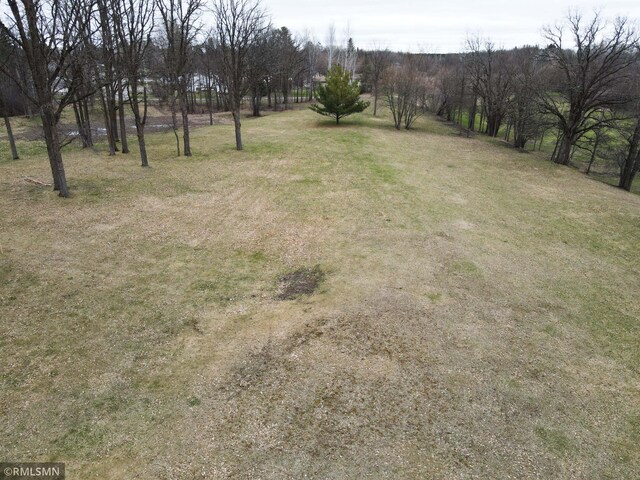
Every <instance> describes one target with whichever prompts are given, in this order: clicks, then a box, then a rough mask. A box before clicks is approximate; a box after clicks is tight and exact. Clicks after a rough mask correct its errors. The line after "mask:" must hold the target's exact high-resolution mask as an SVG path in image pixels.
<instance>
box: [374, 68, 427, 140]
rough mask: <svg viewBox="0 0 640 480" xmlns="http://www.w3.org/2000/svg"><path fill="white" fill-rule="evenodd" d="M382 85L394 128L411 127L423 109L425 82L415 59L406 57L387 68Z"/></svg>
mask: <svg viewBox="0 0 640 480" xmlns="http://www.w3.org/2000/svg"><path fill="white" fill-rule="evenodd" d="M382 85H383V86H382V88H383V90H384V93H385V97H386V99H387V105H388V106H389V109H390V110H391V114H392V115H393V123H394V125H395V127H396V129H398V130H400V127H401V126H404V128H406V129H409V128H411V126H412V125H413V122H415V121H416V119H417V118H418V117H420V116H421V115H422V114H423V113H424V111H425V110H424V108H423V106H424V101H425V95H426V88H425V85H426V83H425V78H424V74H423V73H422V72H421V71H420V69H419V68H418V66H417V65H416V60H415V59H412V58H410V57H407V58H405V60H404V62H403V64H401V65H394V66H391V67H389V68H387V70H386V71H385V73H384V78H383V81H382Z"/></svg>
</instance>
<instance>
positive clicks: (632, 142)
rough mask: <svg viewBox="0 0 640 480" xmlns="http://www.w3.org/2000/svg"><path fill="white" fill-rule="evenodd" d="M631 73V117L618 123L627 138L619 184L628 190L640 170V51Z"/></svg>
mask: <svg viewBox="0 0 640 480" xmlns="http://www.w3.org/2000/svg"><path fill="white" fill-rule="evenodd" d="M631 73H632V75H631V76H630V78H629V81H628V82H627V83H626V84H625V90H626V91H627V92H628V94H629V95H630V100H631V101H630V102H629V104H628V105H627V111H628V115H629V117H631V118H630V119H627V120H626V121H624V122H620V123H619V124H618V130H619V132H620V133H621V135H622V138H624V140H625V151H624V153H623V155H621V161H620V179H619V182H618V186H619V187H620V188H622V189H624V190H627V191H630V190H631V185H632V184H633V180H634V178H635V176H636V174H637V173H638V171H640V51H636V61H635V63H634V65H633V68H632V69H631Z"/></svg>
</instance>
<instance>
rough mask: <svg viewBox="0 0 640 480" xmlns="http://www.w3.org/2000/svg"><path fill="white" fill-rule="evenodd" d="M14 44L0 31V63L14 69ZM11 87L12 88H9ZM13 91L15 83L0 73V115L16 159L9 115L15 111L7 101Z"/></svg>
mask: <svg viewBox="0 0 640 480" xmlns="http://www.w3.org/2000/svg"><path fill="white" fill-rule="evenodd" d="M15 48H16V47H15V45H14V44H13V42H12V41H11V39H10V38H9V37H7V35H6V34H4V32H2V31H0V63H2V64H3V65H5V66H7V67H8V68H9V69H11V70H15V69H16V61H17V60H18V59H17V58H16V57H15V56H14V55H12V52H13V51H14V49H15ZM11 87H13V88H11ZM13 93H15V85H12V82H11V79H10V78H8V77H7V76H6V75H2V74H0V115H2V117H3V118H4V125H5V128H6V129H7V137H8V138H9V146H10V147H11V157H12V158H13V159H14V160H18V159H19V158H20V156H19V155H18V149H17V147H16V140H15V137H14V136H13V129H12V128H11V120H10V118H9V117H10V116H11V114H12V113H14V112H15V109H14V108H12V105H10V104H9V101H8V100H10V99H11V97H12V94H13Z"/></svg>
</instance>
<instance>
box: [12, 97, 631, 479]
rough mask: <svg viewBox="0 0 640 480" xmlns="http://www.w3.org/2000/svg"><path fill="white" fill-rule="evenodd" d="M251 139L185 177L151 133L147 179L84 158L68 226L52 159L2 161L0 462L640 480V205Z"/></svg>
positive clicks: (538, 166) (285, 122)
mask: <svg viewBox="0 0 640 480" xmlns="http://www.w3.org/2000/svg"><path fill="white" fill-rule="evenodd" d="M380 110H381V111H382V108H381V109H380ZM243 131H244V139H245V142H246V149H245V151H243V152H237V151H235V150H234V144H233V132H232V127H231V126H229V125H216V126H214V127H203V128H198V129H194V130H193V132H192V148H193V150H194V156H193V157H192V158H189V159H186V158H177V157H176V156H175V150H174V145H175V144H174V138H173V133H171V132H169V133H156V134H151V135H149V139H148V144H149V154H150V164H151V168H149V169H142V168H140V167H139V166H138V159H137V157H136V155H135V153H132V154H130V155H128V156H124V155H117V156H115V157H109V156H107V155H106V154H105V153H103V152H102V151H99V152H98V153H95V152H91V151H81V150H78V149H76V148H68V149H67V150H66V151H65V161H66V165H67V175H68V177H69V183H70V185H71V188H72V193H73V196H72V198H70V199H67V200H62V199H59V198H58V197H56V196H55V195H54V194H53V193H52V192H50V190H49V188H47V187H40V186H38V185H34V184H30V183H27V182H25V181H24V179H23V177H24V176H31V177H33V178H39V179H41V180H44V181H49V173H48V164H47V161H46V158H45V151H44V150H42V148H41V147H40V146H39V144H38V143H37V142H32V143H28V142H27V143H28V144H27V145H22V147H23V148H33V150H31V151H30V155H23V158H22V159H21V160H19V161H15V162H14V161H6V160H4V158H6V157H3V160H1V161H0V227H1V228H0V318H1V319H2V321H1V323H0V392H1V393H0V418H1V420H2V423H1V426H0V434H1V435H2V438H3V442H2V443H1V444H0V458H5V459H8V460H33V461H36V460H59V461H65V462H66V463H67V471H68V472H69V478H83V479H85V478H86V479H90V478H96V479H108V478H113V479H120V478H145V479H147V478H148V479H162V478H167V479H168V478H194V477H196V476H202V475H204V476H205V477H206V478H302V477H303V476H305V475H306V476H307V477H308V478H367V477H373V478H416V479H417V478H420V479H421V478H447V479H448V478H470V477H478V478H508V477H513V478H536V477H538V478H616V479H620V478H629V479H631V478H634V476H635V475H636V474H637V472H638V471H639V470H640V450H639V448H638V441H639V440H638V438H639V432H640V429H639V425H640V422H639V420H638V419H639V418H640V395H639V393H640V392H639V387H638V375H639V373H640V372H639V371H638V365H640V354H639V352H640V326H639V324H638V320H637V319H638V318H640V298H639V297H638V288H637V285H638V278H639V273H640V257H639V256H638V248H637V247H638V239H639V238H640V197H638V196H636V195H631V194H627V193H626V192H622V191H619V190H617V189H614V188H611V187H609V186H607V185H604V184H602V183H599V182H594V181H592V180H591V179H589V178H586V177H585V176H584V175H582V174H580V173H579V172H576V171H574V170H572V169H568V168H563V167H558V166H555V165H552V164H550V163H549V162H544V161H542V160H541V159H540V158H539V157H538V156H537V155H519V154H517V153H516V152H514V151H513V150H511V149H507V148H502V147H498V146H496V145H494V144H492V142H490V141H486V139H483V138H480V137H477V138H471V139H467V138H460V137H458V136H457V135H456V134H455V132H453V133H452V131H451V129H450V128H449V127H448V126H447V125H445V124H443V123H442V122H439V121H437V120H435V119H432V118H430V117H426V118H422V119H420V120H419V121H418V122H417V123H416V128H415V130H412V131H395V129H393V127H392V126H391V123H390V121H389V119H388V118H384V117H383V118H373V117H371V116H370V115H369V114H364V115H361V116H354V117H350V118H347V119H345V120H344V123H343V124H341V125H340V126H339V127H335V126H334V125H333V124H331V123H330V122H328V121H327V120H325V119H323V118H321V117H319V116H317V115H315V114H314V113H312V112H310V111H304V110H303V111H294V112H287V113H281V114H270V115H267V116H265V117H264V118H260V119H251V118H247V119H246V120H243ZM131 143H132V146H133V142H131ZM2 148H5V146H4V145H3V146H2ZM24 151H27V150H24ZM2 152H4V150H2V151H0V153H2ZM4 153H6V152H4ZM313 265H320V266H321V268H322V272H323V278H322V284H321V288H320V289H319V290H316V291H315V293H311V294H305V295H300V296H298V297H296V298H294V299H293V300H288V301H280V300H278V298H277V297H278V292H279V287H280V285H279V280H281V279H282V278H283V276H284V275H285V274H286V273H287V272H296V271H299V270H300V269H301V266H302V267H304V266H313ZM303 269H304V268H303ZM309 269H310V267H309ZM309 271H311V270H309Z"/></svg>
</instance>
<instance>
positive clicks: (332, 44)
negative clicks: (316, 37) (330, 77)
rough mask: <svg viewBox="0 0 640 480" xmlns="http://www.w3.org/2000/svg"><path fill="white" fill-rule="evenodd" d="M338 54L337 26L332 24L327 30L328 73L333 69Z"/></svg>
mask: <svg viewBox="0 0 640 480" xmlns="http://www.w3.org/2000/svg"><path fill="white" fill-rule="evenodd" d="M335 53H336V25H335V24H334V23H333V22H331V24H330V25H329V28H328V29H327V71H329V70H331V67H333V61H334V55H335Z"/></svg>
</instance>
